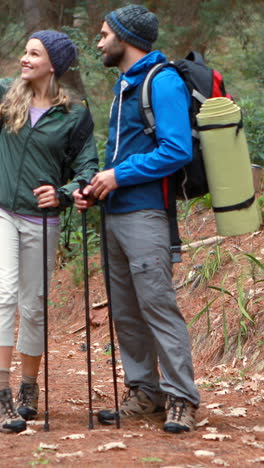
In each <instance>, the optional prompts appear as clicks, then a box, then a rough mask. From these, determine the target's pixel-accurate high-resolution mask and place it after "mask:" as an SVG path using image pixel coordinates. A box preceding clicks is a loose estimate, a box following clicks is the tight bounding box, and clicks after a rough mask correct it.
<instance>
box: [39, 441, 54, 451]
mask: <svg viewBox="0 0 264 468" xmlns="http://www.w3.org/2000/svg"><path fill="white" fill-rule="evenodd" d="M39 448H40V449H42V450H57V448H58V445H56V444H45V442H40V444H39Z"/></svg>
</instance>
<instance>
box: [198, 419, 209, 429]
mask: <svg viewBox="0 0 264 468" xmlns="http://www.w3.org/2000/svg"><path fill="white" fill-rule="evenodd" d="M208 423H209V420H208V418H205V419H203V420H202V421H200V422H198V423H197V424H196V427H203V426H206V424H208Z"/></svg>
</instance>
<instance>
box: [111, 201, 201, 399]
mask: <svg viewBox="0 0 264 468" xmlns="http://www.w3.org/2000/svg"><path fill="white" fill-rule="evenodd" d="M106 230H107V241H108V251H109V267H110V278H111V281H110V284H111V298H112V306H113V319H114V323H115V328H116V333H117V337H118V341H119V346H120V353H121V358H122V363H123V367H124V371H125V384H126V386H128V387H129V388H133V387H138V388H140V389H142V390H143V391H144V392H145V393H146V394H147V395H148V396H149V397H150V398H151V399H152V400H153V401H154V402H155V403H157V404H160V403H161V402H162V400H163V393H165V394H172V395H175V396H177V397H180V398H186V399H187V400H189V401H191V402H192V403H193V404H194V405H196V406H198V405H199V393H198V391H197V388H196V386H195V384H194V374H193V367H192V357H191V351H190V342H189V335H188V331H187V328H186V324H185V321H184V319H183V317H182V315H181V313H180V311H179V309H178V307H177V305H176V298H175V291H174V290H173V288H172V281H171V280H172V276H171V261H170V252H169V229H168V220H167V215H166V213H165V212H164V211H162V210H142V211H137V212H133V213H126V214H117V215H115V214H114V215H107V216H106ZM158 363H159V368H160V371H161V376H160V374H159V371H158Z"/></svg>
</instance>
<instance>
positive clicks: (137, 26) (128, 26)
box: [105, 5, 159, 52]
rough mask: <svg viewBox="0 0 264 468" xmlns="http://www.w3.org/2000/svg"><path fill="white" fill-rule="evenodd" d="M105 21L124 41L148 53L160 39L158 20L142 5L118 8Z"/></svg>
mask: <svg viewBox="0 0 264 468" xmlns="http://www.w3.org/2000/svg"><path fill="white" fill-rule="evenodd" d="M105 21H106V22H107V24H108V25H109V26H110V28H111V29H112V30H113V31H114V32H115V33H116V34H117V35H118V36H119V37H120V38H121V39H122V40H124V41H125V42H128V43H129V44H132V45H133V46H135V47H137V48H138V49H142V50H145V51H146V52H150V50H151V48H152V43H153V42H154V41H155V40H156V39H157V37H158V25H159V23H158V18H157V17H156V15H154V13H151V12H150V11H149V10H148V9H147V8H146V7H144V6H142V5H128V6H125V7H123V8H118V9H117V10H115V11H112V12H111V13H108V15H106V17H105Z"/></svg>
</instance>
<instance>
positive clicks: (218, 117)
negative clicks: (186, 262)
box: [197, 98, 261, 236]
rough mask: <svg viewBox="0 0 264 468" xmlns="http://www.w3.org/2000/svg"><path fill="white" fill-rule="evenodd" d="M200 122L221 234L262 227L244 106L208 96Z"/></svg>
mask: <svg viewBox="0 0 264 468" xmlns="http://www.w3.org/2000/svg"><path fill="white" fill-rule="evenodd" d="M227 101H229V102H227ZM197 122H198V128H199V133H200V140H201V146H202V151H203V158H204V165H205V171H206V175H207V179H208V186H209V191H210V193H211V197H212V205H213V210H214V214H215V220H216V226H217V231H218V233H219V234H220V235H223V236H236V235H240V234H245V233H247V232H253V231H256V230H258V229H259V227H260V223H261V217H260V211H259V208H258V204H257V201H256V200H255V189H254V184H253V176H252V169H251V162H250V156H249V152H248V146H247V141H246V137H245V133H244V129H243V122H242V116H241V110H240V108H239V107H238V106H237V105H236V104H234V103H233V102H232V101H231V100H229V99H227V98H211V99H207V100H206V101H205V102H204V104H203V105H202V106H201V108H200V112H199V114H198V115H197Z"/></svg>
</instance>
